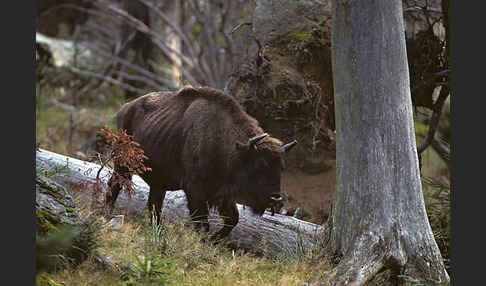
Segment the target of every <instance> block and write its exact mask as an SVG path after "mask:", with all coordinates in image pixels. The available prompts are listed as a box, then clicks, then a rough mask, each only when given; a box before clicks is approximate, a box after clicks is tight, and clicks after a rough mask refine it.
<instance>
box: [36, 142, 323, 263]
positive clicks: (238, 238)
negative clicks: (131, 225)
mask: <svg viewBox="0 0 486 286" xmlns="http://www.w3.org/2000/svg"><path fill="white" fill-rule="evenodd" d="M36 164H37V166H38V167H41V168H43V169H44V170H56V171H57V174H56V175H55V176H53V178H52V179H53V180H55V181H56V182H58V183H60V184H62V185H71V186H72V185H76V184H78V183H79V182H81V181H83V180H90V181H94V180H95V178H96V174H97V172H98V170H99V168H100V165H98V164H95V163H90V162H86V161H82V160H78V159H75V158H72V157H67V156H64V155H60V154H57V153H53V152H50V151H47V150H43V149H39V150H38V151H37V154H36ZM111 172H112V170H111V169H110V168H107V167H105V168H103V170H102V171H101V173H100V179H101V181H102V183H103V184H105V186H106V183H107V181H108V179H109V177H110V174H111ZM132 182H133V183H134V185H135V190H136V192H135V194H134V195H132V196H131V198H128V196H127V195H126V194H125V193H124V192H121V193H120V195H119V196H118V199H117V202H116V209H119V210H123V211H124V212H126V213H127V214H128V215H130V216H142V217H143V216H144V215H145V213H146V211H145V209H146V203H147V198H148V194H149V186H148V185H147V184H146V183H145V182H144V181H143V180H142V179H141V178H140V177H139V176H136V175H135V176H133V178H132ZM186 204H187V202H186V196H185V194H184V191H182V190H176V191H169V192H167V193H166V195H165V199H164V205H163V209H162V212H163V214H164V215H165V216H166V217H167V218H169V219H170V220H175V221H182V220H187V219H188V218H189V212H188V210H187V207H186ZM238 211H239V218H240V219H239V222H238V224H237V225H236V227H235V228H234V229H233V231H232V232H231V233H230V235H229V237H228V242H229V243H230V244H231V245H233V246H235V247H238V248H242V249H246V250H263V251H266V253H268V254H270V255H272V254H277V253H282V251H290V252H291V253H292V252H293V253H295V252H299V251H302V249H303V248H307V249H308V248H310V247H314V246H316V241H317V239H318V238H319V237H320V235H321V234H322V233H323V227H322V226H320V225H316V224H313V223H310V222H306V221H302V220H299V219H296V218H294V217H289V216H284V215H280V214H275V215H273V216H272V215H271V213H270V212H268V211H266V212H265V213H264V214H263V216H261V217H259V216H255V215H253V214H252V213H251V212H250V210H249V208H246V207H245V206H243V205H239V204H238ZM219 227H221V226H220V220H219V219H218V217H217V216H216V214H215V213H214V212H212V213H211V218H210V231H215V230H217V229H218V228H219Z"/></svg>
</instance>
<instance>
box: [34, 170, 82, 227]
mask: <svg viewBox="0 0 486 286" xmlns="http://www.w3.org/2000/svg"><path fill="white" fill-rule="evenodd" d="M35 192H36V203H35V212H36V224H37V231H38V232H39V233H40V234H46V233H47V232H49V231H51V230H57V229H58V226H60V225H62V224H64V225H65V224H67V225H79V224H81V223H82V218H81V216H80V215H79V214H78V212H77V211H76V210H75V204H74V200H73V198H72V197H71V195H70V194H69V193H68V192H67V191H66V189H65V188H64V187H63V186H62V185H60V184H58V183H56V182H55V181H53V180H51V179H49V178H47V177H45V176H42V175H39V176H37V177H36V184H35Z"/></svg>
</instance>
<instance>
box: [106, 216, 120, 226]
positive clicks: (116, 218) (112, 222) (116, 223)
mask: <svg viewBox="0 0 486 286" xmlns="http://www.w3.org/2000/svg"><path fill="white" fill-rule="evenodd" d="M124 218H125V216H124V215H116V216H114V217H113V218H112V219H110V221H108V222H107V223H106V224H105V226H106V227H110V228H114V229H120V228H121V227H122V226H123V219H124Z"/></svg>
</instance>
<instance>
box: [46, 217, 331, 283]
mask: <svg viewBox="0 0 486 286" xmlns="http://www.w3.org/2000/svg"><path fill="white" fill-rule="evenodd" d="M147 221H148V220H147ZM203 238H205V235H204V234H201V233H197V232H195V231H194V230H193V229H192V228H190V227H188V226H187V225H185V224H184V223H173V222H169V221H167V220H162V223H161V225H160V226H159V227H156V226H154V225H150V224H149V223H147V222H146V221H145V222H141V221H128V222H125V223H124V225H123V226H122V227H121V228H120V229H113V228H103V229H102V230H101V231H100V235H99V244H100V246H99V248H98V249H97V253H98V255H101V256H104V257H109V259H110V260H111V261H113V262H114V264H115V265H116V267H115V268H116V269H118V271H111V270H107V269H103V268H100V267H99V265H98V264H97V263H96V259H95V256H92V257H90V258H88V259H87V260H86V261H85V262H84V263H83V264H81V265H80V266H78V267H77V268H75V269H72V268H71V269H70V268H67V269H64V270H62V271H60V272H58V273H54V274H50V275H49V276H48V278H49V279H51V280H53V281H55V282H56V283H58V284H59V285H73V286H74V285H302V284H303V283H304V282H311V281H317V280H318V279H319V278H320V275H321V274H322V272H323V271H324V269H325V268H326V267H328V266H327V264H326V263H324V262H322V263H315V262H314V263H311V262H310V261H308V262H306V261H305V260H299V263H296V261H293V260H291V259H286V260H280V259H275V258H273V259H272V258H268V257H261V256H260V257H258V256H256V255H252V254H249V253H244V252H243V251H239V250H238V251H234V250H231V249H229V248H226V247H225V246H223V245H212V244H210V243H207V242H203ZM44 275H45V274H44ZM123 280H124V281H123Z"/></svg>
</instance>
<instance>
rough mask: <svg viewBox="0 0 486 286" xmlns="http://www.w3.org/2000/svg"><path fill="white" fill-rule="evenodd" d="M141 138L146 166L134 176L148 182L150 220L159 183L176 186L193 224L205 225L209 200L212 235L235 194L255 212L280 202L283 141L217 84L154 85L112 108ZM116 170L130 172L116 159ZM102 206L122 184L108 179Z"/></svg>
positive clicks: (230, 220) (227, 226) (227, 223)
mask: <svg viewBox="0 0 486 286" xmlns="http://www.w3.org/2000/svg"><path fill="white" fill-rule="evenodd" d="M116 120H117V127H118V128H122V129H125V130H126V132H127V133H128V134H130V135H132V136H133V140H134V141H136V142H138V143H139V144H140V147H141V148H142V149H143V150H144V152H145V155H146V156H147V157H148V159H147V160H146V166H148V167H150V168H151V171H148V172H145V173H144V174H143V175H142V176H141V177H142V179H143V180H144V181H145V182H146V183H147V184H148V185H149V186H150V193H149V197H148V203H147V204H148V209H149V213H152V211H153V208H154V206H155V216H156V218H157V223H159V220H160V212H161V208H162V203H163V200H164V197H165V192H166V190H176V189H183V190H184V192H185V194H186V197H187V206H188V209H189V212H190V216H191V220H192V221H193V222H194V223H195V226H196V229H201V227H202V228H203V229H204V230H205V231H208V230H209V224H208V218H207V216H208V212H209V208H212V207H215V208H216V209H217V210H218V212H219V214H220V215H221V216H222V217H223V220H224V226H223V227H222V228H221V229H220V230H219V231H218V232H217V233H216V234H215V235H213V237H217V238H223V237H225V236H227V235H228V234H229V233H230V232H231V230H232V229H233V228H234V227H235V226H236V224H237V223H238V210H237V208H236V202H238V203H241V204H244V205H246V206H248V207H249V208H250V210H251V211H252V213H254V214H257V215H262V214H263V213H264V212H265V209H267V208H274V207H276V206H278V205H279V204H281V200H282V198H283V197H282V196H281V194H280V182H281V172H282V169H283V168H284V153H285V152H286V151H288V150H290V149H291V148H292V147H293V146H294V145H295V144H296V143H297V141H296V140H294V141H292V142H290V143H288V144H285V145H283V144H282V142H281V141H280V140H279V139H276V138H273V137H271V136H269V135H268V134H267V133H264V131H263V129H262V128H261V127H260V126H259V123H258V121H257V120H256V119H254V118H253V117H251V116H250V115H248V114H247V113H246V112H245V111H244V110H243V108H242V107H241V105H240V104H239V103H238V102H237V101H236V100H235V99H234V98H233V97H231V96H229V95H228V94H226V93H224V92H223V91H220V90H217V89H213V88H209V87H191V86H187V87H183V88H182V89H180V90H179V91H177V92H153V93H149V94H146V95H144V96H141V97H139V98H137V99H135V100H133V101H130V102H128V103H126V104H125V105H124V106H123V107H122V108H121V110H120V111H119V112H118V113H117V116H116ZM115 171H116V172H118V173H119V174H122V175H125V176H126V177H128V179H130V178H129V176H130V175H128V174H127V172H126V170H124V169H123V167H121V166H119V165H118V164H116V163H115ZM108 184H109V192H108V193H107V196H106V202H105V203H106V206H107V207H108V208H109V209H111V210H112V209H113V207H114V204H115V201H116V198H117V196H118V194H119V191H120V189H121V186H120V185H119V184H118V183H116V180H113V177H112V178H110V180H109V183H108Z"/></svg>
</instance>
